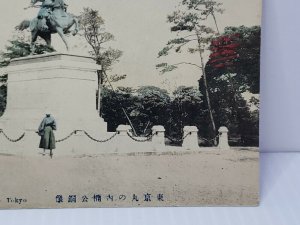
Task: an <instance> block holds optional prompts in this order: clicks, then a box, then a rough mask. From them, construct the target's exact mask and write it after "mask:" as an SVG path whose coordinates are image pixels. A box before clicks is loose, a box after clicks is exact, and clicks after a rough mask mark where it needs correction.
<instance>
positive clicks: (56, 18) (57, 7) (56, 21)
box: [16, 0, 78, 54]
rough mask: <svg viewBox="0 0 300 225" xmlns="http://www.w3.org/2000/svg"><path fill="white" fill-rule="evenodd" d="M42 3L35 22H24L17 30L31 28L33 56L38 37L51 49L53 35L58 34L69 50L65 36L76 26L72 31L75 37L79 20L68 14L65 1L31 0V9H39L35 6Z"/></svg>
mask: <svg viewBox="0 0 300 225" xmlns="http://www.w3.org/2000/svg"><path fill="white" fill-rule="evenodd" d="M37 2H42V5H41V6H39V7H41V9H40V12H39V14H38V16H37V17H36V18H34V19H33V20H31V21H29V20H24V21H23V22H21V23H20V25H18V26H17V27H16V29H17V30H21V31H23V30H25V29H27V28H30V31H31V54H34V51H35V42H36V40H37V38H38V37H41V38H42V39H44V40H45V41H46V44H47V45H48V46H49V47H51V35H52V34H55V33H58V34H59V36H60V37H61V38H62V40H63V42H64V43H65V45H66V48H67V50H69V46H68V42H67V40H66V36H65V34H68V33H70V29H71V28H72V27H73V25H75V29H74V30H73V31H72V34H73V35H76V34H77V32H78V19H77V18H76V17H75V16H73V15H71V14H69V13H67V12H66V4H65V3H64V1H63V0H31V5H30V6H29V7H37V6H35V4H36V3H37Z"/></svg>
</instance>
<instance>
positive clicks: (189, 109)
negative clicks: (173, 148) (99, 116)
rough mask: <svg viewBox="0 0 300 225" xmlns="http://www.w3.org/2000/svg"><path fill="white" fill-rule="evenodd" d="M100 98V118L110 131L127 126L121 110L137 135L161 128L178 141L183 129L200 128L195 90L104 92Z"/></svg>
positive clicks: (198, 98)
mask: <svg viewBox="0 0 300 225" xmlns="http://www.w3.org/2000/svg"><path fill="white" fill-rule="evenodd" d="M102 96H103V118H104V119H105V121H107V122H108V128H109V130H110V131H114V130H115V129H116V128H117V126H118V125H120V124H128V121H127V119H126V117H125V115H124V113H123V112H122V109H121V107H123V108H124V109H125V110H126V111H127V112H128V114H129V116H130V118H131V120H132V123H133V126H134V128H135V129H136V131H137V134H138V135H147V134H149V133H150V132H151V128H152V126H154V125H162V126H164V127H165V128H166V135H167V136H168V137H171V138H175V139H181V138H182V135H183V127H184V126H188V125H189V126H190V125H194V126H198V127H201V123H202V120H203V118H202V117H201V115H202V114H204V112H202V111H203V109H202V99H201V96H202V95H201V93H200V92H199V90H198V89H196V88H195V87H184V86H181V87H179V88H178V89H176V90H175V91H174V93H172V95H169V93H168V92H167V91H166V90H163V89H160V88H158V87H154V86H144V87H140V88H139V89H137V90H132V89H131V88H121V87H119V88H118V89H117V90H116V92H113V91H110V90H109V89H104V91H103V94H102ZM174 144H178V143H174Z"/></svg>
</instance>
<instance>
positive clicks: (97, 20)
mask: <svg viewBox="0 0 300 225" xmlns="http://www.w3.org/2000/svg"><path fill="white" fill-rule="evenodd" d="M80 29H81V33H82V35H83V36H84V38H85V40H86V41H87V43H88V44H89V45H90V47H91V48H92V51H90V54H91V55H92V57H93V58H94V59H95V61H96V63H97V64H98V65H101V67H102V71H98V94H97V99H98V101H97V108H98V110H99V113H100V110H101V109H100V107H98V106H99V105H101V89H102V86H103V85H105V84H108V85H110V83H111V82H116V81H119V80H121V79H125V78H126V75H117V74H114V75H111V76H107V71H109V70H111V69H112V66H113V64H115V63H117V62H119V59H120V57H121V56H122V54H123V53H122V51H120V50H118V49H113V48H111V47H105V44H107V43H108V42H111V41H113V40H114V35H113V34H111V33H109V32H107V31H106V29H105V21H104V19H103V18H102V17H101V16H100V15H99V12H98V11H97V10H94V9H91V8H84V10H83V12H82V13H81V15H80Z"/></svg>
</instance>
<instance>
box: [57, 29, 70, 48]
mask: <svg viewBox="0 0 300 225" xmlns="http://www.w3.org/2000/svg"><path fill="white" fill-rule="evenodd" d="M56 30H57V33H58V34H59V36H60V37H61V39H62V40H63V42H64V43H65V45H66V48H67V50H68V51H69V45H68V42H67V40H66V38H65V35H64V30H63V29H62V28H60V27H57V29H56Z"/></svg>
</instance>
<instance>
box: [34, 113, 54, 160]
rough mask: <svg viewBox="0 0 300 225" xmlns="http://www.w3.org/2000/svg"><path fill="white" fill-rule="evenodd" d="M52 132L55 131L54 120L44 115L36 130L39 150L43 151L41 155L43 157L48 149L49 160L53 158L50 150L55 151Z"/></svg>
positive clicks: (48, 115)
mask: <svg viewBox="0 0 300 225" xmlns="http://www.w3.org/2000/svg"><path fill="white" fill-rule="evenodd" d="M54 130H56V122H55V119H54V118H53V117H52V116H51V115H50V114H46V117H45V118H44V119H43V120H42V122H41V124H40V126H39V129H38V134H39V135H40V136H41V141H40V145H39V148H42V149H44V152H43V155H45V150H46V149H49V150H50V157H51V158H52V156H53V152H52V150H53V149H55V136H54V132H53V131H54Z"/></svg>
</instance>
